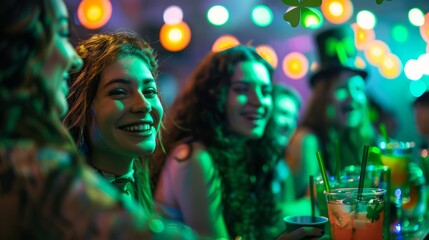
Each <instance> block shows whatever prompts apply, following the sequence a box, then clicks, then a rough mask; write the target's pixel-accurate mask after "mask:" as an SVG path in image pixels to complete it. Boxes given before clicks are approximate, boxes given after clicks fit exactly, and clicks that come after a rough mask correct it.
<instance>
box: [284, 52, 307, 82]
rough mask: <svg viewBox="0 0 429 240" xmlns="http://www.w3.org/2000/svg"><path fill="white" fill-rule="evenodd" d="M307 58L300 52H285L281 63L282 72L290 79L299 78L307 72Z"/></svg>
mask: <svg viewBox="0 0 429 240" xmlns="http://www.w3.org/2000/svg"><path fill="white" fill-rule="evenodd" d="M308 66H309V64H308V59H307V57H305V55H304V54H302V53H300V52H291V53H289V54H287V55H286V56H285V57H284V59H283V63H282V68H283V72H284V74H285V75H286V76H287V77H289V78H291V79H294V80H296V79H300V78H302V77H304V76H305V75H306V74H307V72H308Z"/></svg>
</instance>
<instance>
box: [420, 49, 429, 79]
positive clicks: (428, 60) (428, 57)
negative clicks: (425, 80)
mask: <svg viewBox="0 0 429 240" xmlns="http://www.w3.org/2000/svg"><path fill="white" fill-rule="evenodd" d="M417 61H418V63H419V65H420V67H419V68H420V70H421V71H422V73H423V74H424V75H429V53H424V54H422V55H420V56H419V58H417Z"/></svg>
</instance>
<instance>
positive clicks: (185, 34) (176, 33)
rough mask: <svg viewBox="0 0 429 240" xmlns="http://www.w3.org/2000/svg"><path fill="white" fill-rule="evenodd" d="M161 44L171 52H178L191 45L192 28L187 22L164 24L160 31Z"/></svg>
mask: <svg viewBox="0 0 429 240" xmlns="http://www.w3.org/2000/svg"><path fill="white" fill-rule="evenodd" d="M159 40H160V42H161V45H162V46H163V47H164V48H165V49H167V50H168V51H171V52H178V51H181V50H183V49H184V48H186V47H187V46H188V45H189V42H190V41H191V29H190V28H189V26H188V24H186V23H185V22H180V23H178V24H171V25H170V24H164V25H163V26H162V27H161V31H160V32H159Z"/></svg>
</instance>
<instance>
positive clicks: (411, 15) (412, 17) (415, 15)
mask: <svg viewBox="0 0 429 240" xmlns="http://www.w3.org/2000/svg"><path fill="white" fill-rule="evenodd" d="M424 18H425V17H424V14H423V12H422V10H420V9H418V8H412V9H410V11H408V20H409V21H410V23H411V24H413V25H414V26H417V27H420V26H421V25H423V22H424V21H425V19H424Z"/></svg>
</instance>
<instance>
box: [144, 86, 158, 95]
mask: <svg viewBox="0 0 429 240" xmlns="http://www.w3.org/2000/svg"><path fill="white" fill-rule="evenodd" d="M143 94H144V95H145V96H147V97H154V96H157V95H158V90H156V89H154V88H150V89H146V90H144V91H143Z"/></svg>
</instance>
